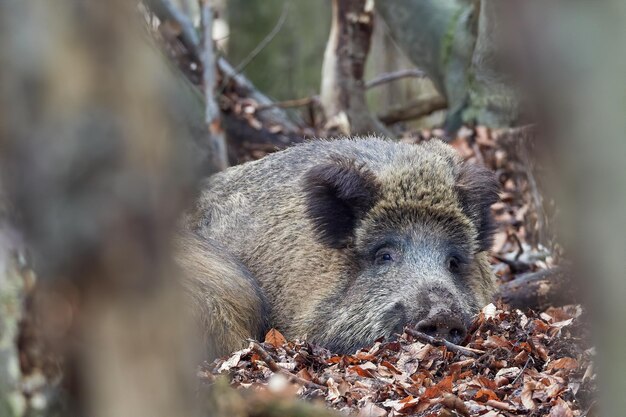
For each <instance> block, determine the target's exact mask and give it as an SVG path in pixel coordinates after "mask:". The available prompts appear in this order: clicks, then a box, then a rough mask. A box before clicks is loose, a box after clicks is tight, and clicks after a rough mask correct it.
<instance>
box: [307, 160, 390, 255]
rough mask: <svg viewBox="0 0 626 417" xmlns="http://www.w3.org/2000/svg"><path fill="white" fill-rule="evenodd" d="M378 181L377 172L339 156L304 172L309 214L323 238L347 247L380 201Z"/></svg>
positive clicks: (335, 244) (333, 243)
mask: <svg viewBox="0 0 626 417" xmlns="http://www.w3.org/2000/svg"><path fill="white" fill-rule="evenodd" d="M378 190H379V186H378V182H377V181H376V177H375V176H374V174H373V173H372V172H371V171H369V170H368V169H367V168H365V167H364V166H357V165H356V164H355V163H354V161H351V160H343V159H335V160H333V161H332V162H328V163H325V164H321V165H316V166H314V167H313V168H311V169H310V170H309V171H308V172H307V173H306V174H305V176H304V193H305V196H306V197H305V198H306V211H307V216H308V217H309V218H310V219H311V221H312V222H313V225H314V228H315V231H316V232H317V233H318V236H319V239H320V241H321V242H322V243H323V244H325V245H328V246H330V247H332V248H336V249H339V248H343V247H345V246H346V245H347V244H348V243H349V242H350V238H351V237H352V235H353V232H354V228H355V226H356V223H357V221H358V219H359V218H361V217H362V216H363V215H364V214H365V213H366V212H367V211H368V210H369V209H370V208H371V207H372V206H373V205H374V203H375V202H376V199H377V196H378Z"/></svg>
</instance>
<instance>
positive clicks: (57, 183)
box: [0, 0, 207, 417]
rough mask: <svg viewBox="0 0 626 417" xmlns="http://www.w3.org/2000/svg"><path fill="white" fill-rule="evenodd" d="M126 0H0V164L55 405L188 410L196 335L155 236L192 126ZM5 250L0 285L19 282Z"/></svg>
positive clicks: (174, 210)
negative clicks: (30, 273)
mask: <svg viewBox="0 0 626 417" xmlns="http://www.w3.org/2000/svg"><path fill="white" fill-rule="evenodd" d="M132 4H133V3H132V2H127V1H126V0H112V1H108V2H106V4H104V3H103V2H100V1H98V0H88V1H86V0H58V1H54V2H46V1H44V2H17V3H16V2H0V28H1V29H0V30H1V31H2V32H1V35H2V36H0V62H2V63H3V68H2V73H1V74H0V77H1V82H0V85H2V89H1V90H0V109H2V111H0V147H1V149H2V152H0V169H2V175H0V178H1V179H2V181H3V186H4V188H5V189H6V195H7V199H8V200H9V201H11V203H12V205H13V208H14V210H15V212H16V213H17V214H18V216H17V218H18V219H19V228H20V231H21V232H22V233H23V235H24V238H25V240H26V242H27V243H28V245H29V248H30V249H32V254H33V259H34V263H35V267H36V271H37V273H38V279H39V281H38V286H39V288H40V289H41V298H39V300H40V301H41V302H40V303H37V307H38V308H39V311H40V315H39V316H38V317H39V318H40V319H41V320H42V322H41V327H40V330H41V331H42V332H43V333H44V334H46V335H47V336H48V337H49V339H48V340H49V342H50V346H51V347H52V348H53V349H54V351H55V352H57V353H59V354H60V355H63V356H64V357H65V359H66V361H65V362H64V363H65V364H66V365H67V366H66V368H65V372H64V377H63V379H62V381H63V384H64V387H65V388H66V389H67V391H66V392H67V393H68V395H67V397H66V400H67V401H66V402H65V403H66V404H68V406H69V410H64V411H63V412H61V415H80V416H83V415H94V416H100V417H113V416H115V417H123V416H140V415H141V416H148V415H149V416H154V417H159V416H162V417H170V416H174V415H181V416H183V415H185V416H186V415H192V414H193V412H194V410H193V408H194V407H193V405H194V402H193V396H192V394H191V393H192V391H193V390H192V386H193V380H192V379H191V373H187V372H185V371H184V369H189V367H190V366H191V364H190V361H191V363H193V362H192V361H193V358H194V357H195V354H194V344H193V343H190V341H189V339H188V337H187V335H186V329H187V326H186V320H185V319H186V317H185V315H184V314H183V312H184V311H185V310H184V304H183V303H182V301H181V300H180V299H179V298H178V296H177V295H178V291H176V288H175V279H174V278H175V277H177V276H178V272H177V271H176V270H175V268H174V266H173V263H172V260H171V257H170V250H169V247H170V235H171V233H172V232H173V231H174V230H175V227H176V221H177V219H178V216H179V211H180V210H181V209H182V207H183V203H184V202H185V200H186V197H188V196H189V195H190V194H191V189H192V185H193V177H192V173H191V171H192V163H191V159H190V155H189V153H188V151H189V149H188V148H187V147H186V146H184V144H188V143H192V140H191V137H190V136H191V135H190V133H189V130H187V128H185V127H184V126H185V124H184V123H183V120H185V117H187V116H186V115H182V114H181V113H180V112H181V111H182V110H184V107H183V108H182V109H181V108H180V107H178V105H180V102H179V101H178V99H179V98H180V97H181V96H180V95H179V94H180V90H179V87H180V86H179V84H178V79H177V78H176V77H173V76H172V72H170V70H169V68H168V67H167V65H166V64H165V61H164V60H163V59H162V57H161V56H159V54H158V53H156V51H155V50H154V48H152V46H151V45H149V43H148V42H147V41H146V36H145V33H143V31H142V30H141V25H142V24H143V22H142V21H141V20H140V19H139V18H138V16H137V14H136V10H135V9H134V8H133V7H132ZM183 97H186V98H188V97H189V96H187V95H184V94H183ZM183 103H188V101H183ZM200 116H202V113H201V112H200ZM200 120H201V122H202V124H204V120H203V118H200ZM203 130H204V132H206V131H207V130H206V126H205V127H204V128H203ZM0 249H5V248H0ZM2 255H4V253H3V254H2ZM4 259H5V260H6V259H7V258H4ZM8 259H9V261H7V263H5V264H4V265H2V266H1V267H0V271H2V272H0V274H2V277H1V278H0V287H1V288H0V292H2V293H3V295H7V291H12V286H16V285H19V282H18V281H19V280H18V278H17V277H14V276H12V274H13V273H14V269H15V268H14V267H13V266H12V265H11V262H10V257H9V258H8ZM8 277H10V279H9V280H7V278H8ZM14 288H15V289H17V287H14ZM15 292H16V291H15V290H13V291H12V294H11V297H12V300H13V301H12V302H13V303H18V302H19V298H17V297H16V295H15ZM0 298H1V299H2V300H3V302H4V298H3V297H0ZM15 305H17V304H14V306H15ZM4 307H5V306H4V304H3V308H4ZM2 319H3V320H5V322H6V323H8V324H9V325H10V326H14V323H15V315H13V317H11V316H5V315H4V314H2ZM11 323H12V324H11ZM2 334H3V336H2V343H1V344H0V349H1V350H3V351H4V352H3V353H8V356H6V357H5V356H4V355H0V367H1V369H2V371H0V375H2V376H4V375H5V374H4V372H3V371H4V370H5V369H7V366H9V367H10V369H11V373H9V374H8V375H9V376H10V378H11V379H12V380H11V381H8V383H9V384H12V383H13V381H14V380H15V378H14V377H15V375H16V367H17V368H19V365H18V364H17V363H15V362H14V360H12V359H11V358H10V356H11V355H12V353H11V352H9V351H7V350H6V349H3V348H5V347H6V344H5V342H6V341H7V340H6V338H8V337H11V336H12V335H14V334H15V329H14V328H11V327H9V328H8V329H7V332H6V333H5V332H4V331H3V332H2ZM195 346H197V345H195ZM42 374H45V370H39V374H38V375H39V378H41V375H42ZM3 382H4V383H5V384H6V383H7V381H3ZM48 382H50V381H48ZM32 388H33V387H32V386H31V387H30V388H29V389H32ZM47 388H48V387H41V388H39V390H38V391H36V392H34V393H30V394H29V395H28V396H24V397H22V398H23V402H22V404H21V405H22V406H23V409H22V411H24V410H26V411H29V412H30V411H32V410H33V408H31V407H35V406H36V405H35V402H34V401H35V399H41V397H42V396H43V397H44V400H45V401H44V402H46V401H47V402H48V403H49V402H50V401H53V399H50V398H47V397H46V395H47V392H48V390H47ZM35 389H37V387H35ZM35 394H37V395H35ZM0 395H2V396H3V398H2V399H1V400H0V403H3V402H4V403H6V402H11V401H12V400H15V399H16V398H15V397H10V395H11V393H9V394H8V395H9V396H8V397H7V394H5V393H4V392H2V393H0ZM3 406H4V405H3ZM2 411H4V410H2ZM2 415H5V414H4V412H2Z"/></svg>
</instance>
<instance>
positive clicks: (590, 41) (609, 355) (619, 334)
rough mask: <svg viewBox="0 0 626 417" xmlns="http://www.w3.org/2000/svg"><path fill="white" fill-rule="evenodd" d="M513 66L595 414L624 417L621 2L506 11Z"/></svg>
mask: <svg viewBox="0 0 626 417" xmlns="http://www.w3.org/2000/svg"><path fill="white" fill-rule="evenodd" d="M509 7H510V8H511V10H510V13H509V15H508V19H507V20H506V21H504V23H503V24H508V27H509V29H510V30H511V31H512V32H513V33H512V34H511V36H512V37H514V38H515V39H517V40H518V44H517V45H516V47H515V49H514V50H515V51H516V52H517V59H518V61H517V62H516V67H517V68H519V70H520V73H521V74H522V75H523V76H524V81H525V86H526V87H527V89H528V90H529V92H530V93H531V97H532V98H533V101H532V107H533V108H534V109H535V111H536V115H537V117H538V118H539V120H540V121H541V122H542V123H541V125H542V128H543V132H544V136H543V137H542V140H541V141H540V143H542V144H543V145H544V146H543V148H542V151H541V152H540V153H538V155H539V156H540V157H541V158H542V159H544V160H545V161H547V162H548V163H547V164H545V165H546V166H551V167H553V176H552V178H551V180H552V187H551V191H552V192H553V193H554V195H555V196H557V197H558V198H559V206H560V208H561V210H562V214H561V219H562V224H561V227H560V233H561V237H562V238H563V241H564V243H566V244H567V246H568V249H569V251H570V257H571V259H572V260H573V261H574V266H575V267H574V268H573V269H572V270H573V272H575V275H574V277H575V278H576V279H577V282H578V285H579V287H580V288H581V290H582V291H581V297H582V298H583V300H584V301H585V305H586V306H588V308H589V311H590V313H591V314H590V315H591V319H592V321H593V327H592V328H593V331H594V336H595V337H596V340H595V344H596V345H597V348H598V351H597V363H598V365H599V367H598V375H599V378H600V381H599V392H600V394H601V398H599V403H598V408H599V412H598V413H597V415H604V416H619V415H623V414H624V410H626V396H625V395H624V392H625V391H626V362H625V361H624V346H626V326H625V323H626V321H625V320H624V318H625V317H626V302H625V297H626V280H624V255H625V254H626V238H625V236H626V216H625V215H624V213H625V212H626V164H625V163H624V161H625V160H626V141H625V140H624V138H625V136H626V118H625V117H624V115H625V114H626V89H625V88H624V86H623V82H624V74H625V73H626V55H625V54H624V53H623V51H622V50H621V49H619V50H618V49H615V48H613V47H610V45H624V44H626V3H624V2H623V1H622V0H609V1H604V2H593V3H589V2H585V1H567V2H524V3H519V4H516V5H513V4H510V5H509Z"/></svg>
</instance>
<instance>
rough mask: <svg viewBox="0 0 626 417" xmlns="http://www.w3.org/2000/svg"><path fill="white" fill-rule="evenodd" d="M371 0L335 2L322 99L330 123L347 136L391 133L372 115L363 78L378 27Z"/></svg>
mask: <svg viewBox="0 0 626 417" xmlns="http://www.w3.org/2000/svg"><path fill="white" fill-rule="evenodd" d="M370 4H371V2H368V1H367V0H333V4H332V10H333V17H332V25H331V29H330V36H329V39H328V43H327V45H326V52H325V53H324V62H323V66H322V85H321V91H320V99H321V103H322V107H323V108H324V113H325V115H326V119H327V124H328V125H329V126H330V127H335V128H338V129H339V131H341V132H342V133H344V134H368V133H373V134H376V133H377V134H382V135H385V136H390V135H391V134H390V132H389V131H388V130H387V129H386V128H385V127H384V126H383V124H382V123H380V122H379V121H378V120H376V118H375V117H374V116H373V115H372V114H371V113H370V112H369V110H368V108H367V103H366V101H365V83H364V81H363V75H364V72H365V62H366V60H367V55H368V53H369V49H370V41H371V36H372V31H373V28H374V13H373V10H372V9H371V8H369V5H370Z"/></svg>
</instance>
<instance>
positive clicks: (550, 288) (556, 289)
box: [497, 267, 578, 311]
mask: <svg viewBox="0 0 626 417" xmlns="http://www.w3.org/2000/svg"><path fill="white" fill-rule="evenodd" d="M577 294H578V292H577V291H576V286H575V285H573V283H572V279H571V278H570V275H569V274H568V270H567V269H566V268H564V267H556V268H550V269H546V270H543V271H539V272H531V273H527V274H523V275H520V276H519V277H517V278H516V279H514V280H512V281H509V282H505V283H504V284H502V285H500V288H499V289H498V295H497V296H498V297H499V298H501V299H502V301H503V302H504V303H506V304H508V305H509V306H511V307H513V308H520V309H526V308H531V309H535V310H539V311H540V310H544V309H546V308H548V307H551V306H552V307H558V306H562V305H567V304H574V303H576V301H577Z"/></svg>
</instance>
